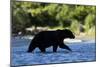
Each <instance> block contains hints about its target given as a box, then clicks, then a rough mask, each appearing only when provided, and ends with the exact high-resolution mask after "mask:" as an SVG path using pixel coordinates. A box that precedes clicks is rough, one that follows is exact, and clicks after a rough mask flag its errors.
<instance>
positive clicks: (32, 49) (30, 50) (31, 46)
mask: <svg viewBox="0 0 100 67" xmlns="http://www.w3.org/2000/svg"><path fill="white" fill-rule="evenodd" d="M35 48H36V47H35V46H33V45H32V44H30V46H29V48H28V51H27V52H29V53H30V52H32V51H34V49H35Z"/></svg>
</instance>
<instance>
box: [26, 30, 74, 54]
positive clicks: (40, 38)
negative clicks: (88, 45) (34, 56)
mask: <svg viewBox="0 0 100 67" xmlns="http://www.w3.org/2000/svg"><path fill="white" fill-rule="evenodd" d="M65 38H75V36H74V34H73V33H72V32H71V31H70V30H68V29H64V30H56V31H42V32H39V33H38V34H36V35H35V37H34V38H33V39H32V41H31V43H30V45H29V48H28V51H27V52H32V51H33V50H34V49H35V48H39V49H40V50H41V52H45V51H46V48H48V47H50V46H53V52H56V51H57V48H58V46H59V47H60V48H63V49H67V50H69V51H71V49H70V48H69V47H68V46H66V45H65V44H64V43H63V40H64V39H65Z"/></svg>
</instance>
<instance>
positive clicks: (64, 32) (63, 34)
mask: <svg viewBox="0 0 100 67" xmlns="http://www.w3.org/2000/svg"><path fill="white" fill-rule="evenodd" d="M57 31H59V36H60V37H61V38H63V39H64V38H71V39H74V38H75V35H74V34H73V33H72V31H70V30H68V29H64V30H57Z"/></svg>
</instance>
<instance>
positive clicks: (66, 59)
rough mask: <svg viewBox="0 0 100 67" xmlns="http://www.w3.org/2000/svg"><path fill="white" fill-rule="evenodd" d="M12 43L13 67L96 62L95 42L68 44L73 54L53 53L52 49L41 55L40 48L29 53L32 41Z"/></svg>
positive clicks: (63, 51)
mask: <svg viewBox="0 0 100 67" xmlns="http://www.w3.org/2000/svg"><path fill="white" fill-rule="evenodd" d="M11 41H12V42H11V65H12V66H19V65H36V64H51V63H70V62H71V63H72V62H88V61H95V60H96V43H95V40H86V41H83V42H80V43H70V44H66V45H68V46H69V47H70V48H71V49H72V52H69V51H67V50H65V49H61V48H58V50H57V53H53V52H52V47H50V48H47V49H46V53H41V52H40V50H39V49H38V48H36V49H35V51H34V53H27V52H26V51H27V48H28V46H29V44H30V41H31V40H30V39H14V38H12V40H11Z"/></svg>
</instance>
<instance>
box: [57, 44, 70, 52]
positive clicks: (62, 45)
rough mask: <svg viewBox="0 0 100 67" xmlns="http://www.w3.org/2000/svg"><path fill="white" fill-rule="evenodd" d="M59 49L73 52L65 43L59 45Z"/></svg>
mask: <svg viewBox="0 0 100 67" xmlns="http://www.w3.org/2000/svg"><path fill="white" fill-rule="evenodd" d="M59 47H60V48H63V49H67V50H69V51H72V50H71V49H70V48H69V47H68V46H67V45H65V44H64V43H60V44H59Z"/></svg>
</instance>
